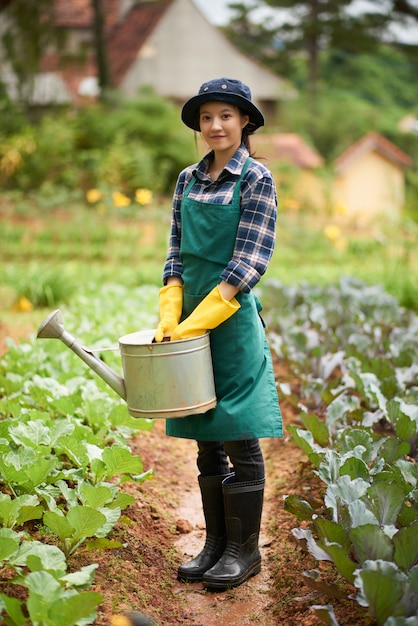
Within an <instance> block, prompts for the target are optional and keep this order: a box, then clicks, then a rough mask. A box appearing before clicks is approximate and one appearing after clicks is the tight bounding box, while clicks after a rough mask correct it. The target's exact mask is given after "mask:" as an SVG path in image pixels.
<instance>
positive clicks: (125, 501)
mask: <svg viewBox="0 0 418 626" xmlns="http://www.w3.org/2000/svg"><path fill="white" fill-rule="evenodd" d="M133 502H135V498H134V496H130V495H128V494H127V493H119V494H118V495H117V496H116V498H115V499H114V500H113V501H112V502H111V503H110V504H108V505H107V506H108V508H109V509H115V508H116V507H118V508H119V509H120V510H121V511H124V510H125V509H126V508H127V507H128V506H129V505H130V504H132V503H133Z"/></svg>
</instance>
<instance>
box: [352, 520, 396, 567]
mask: <svg viewBox="0 0 418 626" xmlns="http://www.w3.org/2000/svg"><path fill="white" fill-rule="evenodd" d="M349 537H350V540H351V541H352V543H353V546H354V549H355V551H356V555H357V558H358V560H359V562H360V563H364V562H365V561H368V560H374V561H377V560H378V559H381V560H383V561H391V560H392V557H393V545H392V542H391V540H390V539H389V537H388V536H387V535H386V534H385V533H384V532H383V530H382V529H381V528H380V526H376V525H374V524H364V525H362V526H357V527H356V528H353V529H352V530H350V532H349Z"/></svg>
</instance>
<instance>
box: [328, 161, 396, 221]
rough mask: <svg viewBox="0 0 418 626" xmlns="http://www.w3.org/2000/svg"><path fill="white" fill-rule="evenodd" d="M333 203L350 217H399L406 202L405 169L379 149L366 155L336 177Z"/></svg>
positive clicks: (363, 219) (364, 218)
mask: <svg viewBox="0 0 418 626" xmlns="http://www.w3.org/2000/svg"><path fill="white" fill-rule="evenodd" d="M332 200H333V206H334V207H335V208H338V209H339V212H341V210H343V212H345V214H346V215H347V217H350V218H354V219H356V220H358V221H369V220H371V219H373V218H374V217H376V216H387V217H391V218H394V219H396V218H397V217H399V213H400V211H401V208H402V204H403V201H404V175H403V170H402V169H401V168H399V167H397V166H395V165H394V164H393V163H391V162H390V161H388V160H387V159H384V158H383V157H382V156H380V154H378V153H377V152H369V153H367V154H364V155H362V156H361V157H360V158H358V159H357V160H356V161H355V162H353V163H352V164H351V165H349V166H347V167H346V168H345V170H344V171H343V172H342V173H340V174H337V175H336V177H335V179H334V184H333V192H332Z"/></svg>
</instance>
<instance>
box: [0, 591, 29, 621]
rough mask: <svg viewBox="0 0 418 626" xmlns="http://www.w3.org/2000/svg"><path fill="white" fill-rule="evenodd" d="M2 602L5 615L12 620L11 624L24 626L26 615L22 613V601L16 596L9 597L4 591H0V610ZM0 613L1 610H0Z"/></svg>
mask: <svg viewBox="0 0 418 626" xmlns="http://www.w3.org/2000/svg"><path fill="white" fill-rule="evenodd" d="M2 603H3V605H4V608H5V610H6V613H7V615H8V616H9V617H10V618H11V619H12V620H13V622H12V624H13V626H25V624H27V623H28V619H27V617H25V615H24V614H23V611H22V606H23V603H22V602H21V601H20V600H18V599H17V598H9V597H8V596H6V595H5V594H4V593H0V611H1V609H2V606H1V604H2ZM0 615H1V612H0Z"/></svg>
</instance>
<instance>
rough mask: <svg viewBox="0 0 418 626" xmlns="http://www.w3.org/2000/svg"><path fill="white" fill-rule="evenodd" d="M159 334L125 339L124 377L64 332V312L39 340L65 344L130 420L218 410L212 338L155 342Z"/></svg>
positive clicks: (42, 329) (43, 328) (47, 322)
mask: <svg viewBox="0 0 418 626" xmlns="http://www.w3.org/2000/svg"><path fill="white" fill-rule="evenodd" d="M154 334H155V330H143V331H138V332H135V333H131V334H129V335H124V336H123V337H120V338H119V340H118V341H119V351H120V354H121V357H122V367H123V374H124V378H121V377H120V376H119V375H118V374H117V373H116V372H114V371H113V370H112V369H111V368H110V367H109V366H108V365H106V363H104V362H103V361H102V360H101V359H99V358H98V357H97V356H96V355H95V354H94V353H93V352H92V351H91V350H89V349H88V348H85V347H84V346H82V345H81V344H80V343H79V342H78V341H77V340H76V339H75V338H74V337H73V336H72V335H70V333H68V332H67V331H66V330H64V320H63V317H62V314H61V311H60V310H59V309H57V310H56V311H53V312H52V313H50V314H49V315H48V317H46V318H45V319H44V321H43V322H42V323H41V324H40V326H39V329H38V334H37V338H38V339H60V340H61V341H62V342H63V343H64V344H65V345H66V346H67V347H68V348H70V349H71V350H72V351H73V352H75V354H76V355H77V356H78V357H80V359H82V361H84V362H85V363H87V365H89V367H91V369H92V370H94V371H95V372H96V374H98V375H99V376H100V377H101V378H102V379H103V380H104V381H105V382H106V383H107V384H108V385H109V386H110V387H112V389H113V390H114V391H116V393H117V394H119V395H120V396H121V398H123V399H124V400H125V401H126V403H127V405H128V411H129V413H130V415H132V416H133V417H146V418H172V417H186V416H187V415H195V414H198V413H205V412H206V411H208V410H209V409H212V408H214V407H215V406H216V395H215V384H214V379H213V369H212V358H211V352H210V343H209V334H208V333H206V334H205V335H201V336H200V337H193V338H191V339H184V340H181V341H163V342H161V343H154V342H153V338H154Z"/></svg>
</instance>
